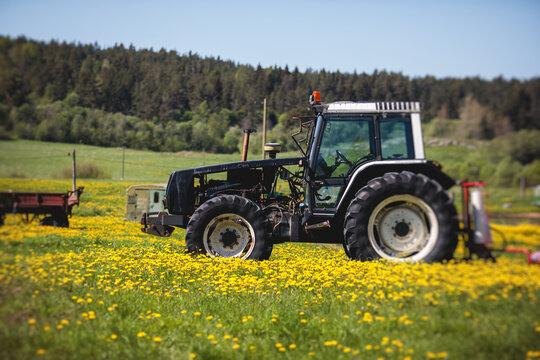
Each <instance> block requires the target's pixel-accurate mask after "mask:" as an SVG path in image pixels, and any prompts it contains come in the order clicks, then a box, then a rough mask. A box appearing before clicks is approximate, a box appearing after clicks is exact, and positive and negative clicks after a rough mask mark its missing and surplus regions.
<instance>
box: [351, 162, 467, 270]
mask: <svg viewBox="0 0 540 360" xmlns="http://www.w3.org/2000/svg"><path fill="white" fill-rule="evenodd" d="M458 231H459V223H458V219H457V212H456V208H455V206H454V204H453V202H452V200H451V199H450V197H449V196H448V194H447V193H446V192H445V191H444V189H443V188H442V186H441V185H440V184H439V183H438V182H436V181H434V180H432V179H430V178H428V177H427V176H425V175H422V174H414V173H411V172H408V171H403V172H401V173H387V174H385V175H384V176H382V177H378V178H375V179H373V180H371V181H370V182H369V183H368V184H367V185H366V186H364V187H363V188H362V189H360V190H359V191H358V192H357V193H356V195H355V197H354V199H353V200H352V201H351V203H350V205H349V207H348V209H347V213H346V215H345V222H344V246H345V248H346V253H347V255H348V256H349V257H350V258H351V259H354V260H375V259H380V258H389V259H395V260H400V261H424V262H435V261H442V260H447V259H451V258H452V256H453V253H454V250H455V249H456V245H457V239H458Z"/></svg>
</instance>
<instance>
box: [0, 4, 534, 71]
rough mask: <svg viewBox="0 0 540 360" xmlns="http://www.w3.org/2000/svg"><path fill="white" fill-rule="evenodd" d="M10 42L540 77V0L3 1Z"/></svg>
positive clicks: (1, 31) (0, 20)
mask: <svg viewBox="0 0 540 360" xmlns="http://www.w3.org/2000/svg"><path fill="white" fill-rule="evenodd" d="M0 35H8V36H11V37H15V36H19V35H24V36H26V37H28V38H32V39H37V40H45V41H48V40H51V39H55V40H60V41H68V42H80V43H95V42H97V43H98V45H100V46H101V47H109V46H113V45H114V44H124V45H126V46H129V45H130V44H133V45H134V46H135V47H136V48H138V49H139V48H153V49H154V50H159V49H160V48H165V49H174V50H176V51H177V52H179V53H181V54H183V53H187V52H189V51H193V52H195V53H198V54H200V55H202V56H214V57H217V56H220V57H221V58H222V59H227V60H233V61H235V62H238V63H242V64H252V65H254V66H256V65H257V64H259V63H260V64H261V65H262V66H264V67H267V66H273V65H278V66H282V67H284V66H285V65H288V66H289V68H290V69H293V68H294V67H295V66H298V68H299V69H300V70H301V71H304V70H305V69H307V68H311V69H314V70H320V69H322V68H325V69H327V70H331V71H334V70H339V71H341V72H353V71H355V70H356V71H357V72H359V73H361V72H367V73H371V72H372V71H373V70H374V69H379V70H382V69H385V70H388V71H394V72H402V73H403V74H405V75H410V76H424V75H434V76H436V77H439V78H440V77H446V76H452V77H465V76H481V77H483V78H486V79H491V78H493V77H496V76H499V75H502V76H504V77H505V78H513V77H516V78H519V79H526V78H531V77H538V76H540V0H509V1H502V0H492V1H474V0H470V1H461V0H459V1H458V0H455V1H436V0H431V1H376V0H371V1H352V0H351V1H328V0H327V1H319V0H311V1H293V0H289V1H282V0H274V1H255V0H253V1H235V0H228V1H227V0H222V1H206V0H198V1H181V0H179V1H160V0H156V1H138V0H131V1H126V0H120V1H114V0H109V1H102V0H94V1H77V0H69V1H68V0H38V1H35V0H34V1H32V0H0Z"/></svg>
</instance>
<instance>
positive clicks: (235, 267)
mask: <svg viewBox="0 0 540 360" xmlns="http://www.w3.org/2000/svg"><path fill="white" fill-rule="evenodd" d="M74 147H75V148H76V151H77V159H78V161H80V162H90V161H92V162H94V163H96V164H98V165H99V166H101V167H102V168H103V169H104V170H105V171H106V172H108V173H109V174H110V176H111V179H110V180H88V179H81V180H79V182H78V185H82V186H85V192H84V194H83V195H82V199H81V205H80V207H78V208H75V212H74V216H73V217H72V218H71V219H70V223H71V227H70V228H69V229H60V228H51V227H40V226H38V225H37V223H31V224H24V223H23V222H22V221H21V219H20V218H18V217H16V216H14V215H8V216H7V218H6V224H5V225H4V226H3V227H0V358H2V359H25V358H35V357H38V358H50V359H63V358H92V359H95V358H175V359H192V358H195V359H243V358H252V359H271V358H284V359H349V358H355V359H379V358H381V359H430V358H447V359H466V358H475V359H493V358H497V359H516V358H517V359H526V358H530V359H533V358H540V346H539V345H538V344H540V307H539V306H538V298H539V296H540V267H539V266H536V265H534V266H529V265H527V264H526V262H525V260H524V258H523V257H522V256H520V255H516V254H514V255H501V256H500V258H499V260H498V261H497V262H496V263H484V262H483V261H473V262H469V263H464V262H454V261H452V262H451V263H447V264H433V265H428V264H395V263H390V262H384V261H380V262H369V263H360V262H351V261H348V260H347V259H346V258H345V256H344V253H343V251H342V250H341V249H339V247H335V246H315V245H310V244H282V245H277V246H276V247H275V250H274V252H273V253H272V257H271V258H270V260H269V261H264V262H256V261H241V260H235V259H226V260H223V259H210V258H207V257H192V256H190V255H188V254H186V253H185V252H184V233H183V231H178V232H175V234H173V236H172V237H171V238H168V239H162V238H156V237H151V236H148V235H143V234H142V233H141V232H140V231H139V225H138V224H136V223H130V222H124V221H122V220H121V219H122V218H123V217H124V216H125V191H126V189H127V187H128V186H129V185H132V184H134V183H142V182H146V183H163V182H166V181H167V179H168V176H169V173H170V172H171V171H173V170H176V169H180V168H186V167H192V166H200V165H202V164H203V163H204V164H207V165H208V164H212V163H220V162H227V161H235V160H237V158H238V157H239V155H238V154H233V155H212V154H200V153H178V154H172V153H171V154H159V153H152V152H143V151H131V150H127V151H126V168H125V179H126V181H119V179H120V176H121V156H122V150H121V149H104V148H98V147H92V146H80V145H76V146H74V145H70V144H48V143H40V142H31V141H16V142H5V141H0V191H7V190H9V189H11V190H14V191H38V190H39V191H51V192H64V191H67V190H68V189H70V188H71V180H68V179H66V180H58V179H54V178H55V177H56V176H57V174H59V173H60V172H61V168H63V167H70V166H71V158H70V157H69V156H68V155H67V153H68V152H70V151H71V150H72V149H73V148H74ZM288 155H289V156H293V154H288ZM252 158H254V157H252ZM13 175H18V176H21V175H24V176H25V177H26V178H12V177H11V178H9V177H10V176H13ZM2 177H3V178H2ZM490 191H491V190H490ZM494 194H495V195H492V197H500V198H501V200H497V201H507V200H508V198H509V197H511V196H517V191H516V190H513V189H510V190H507V189H500V190H496V191H495V193H494ZM494 206H496V207H498V206H500V204H495V205H494ZM526 206H527V205H526V203H524V205H523V208H524V209H525V208H526ZM495 227H496V228H497V230H498V231H500V232H502V233H503V234H505V237H506V238H507V240H508V244H507V245H512V246H516V247H524V248H527V249H529V250H540V226H537V225H527V224H522V225H519V226H508V225H495ZM497 234H498V233H495V234H494V235H495V241H496V244H495V246H500V245H501V241H502V238H501V237H499V236H498V235H497ZM461 249H462V247H461V246H460V247H459V248H458V251H457V252H456V257H458V258H459V257H460V256H462V252H461Z"/></svg>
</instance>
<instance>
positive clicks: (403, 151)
mask: <svg viewBox="0 0 540 360" xmlns="http://www.w3.org/2000/svg"><path fill="white" fill-rule="evenodd" d="M379 129H380V132H381V152H382V158H383V159H412V158H414V145H413V141H412V130H411V118H410V117H409V116H408V115H404V116H399V115H396V116H388V117H386V118H384V119H380V120H379Z"/></svg>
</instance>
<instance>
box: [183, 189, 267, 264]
mask: <svg viewBox="0 0 540 360" xmlns="http://www.w3.org/2000/svg"><path fill="white" fill-rule="evenodd" d="M266 228H267V219H266V216H265V214H264V212H263V211H262V210H261V209H260V208H259V207H258V206H257V204H255V203H254V202H253V201H251V200H249V199H246V198H243V197H240V196H236V195H222V196H218V197H215V198H213V199H210V200H208V201H207V202H205V203H204V204H202V205H201V206H199V208H197V210H195V212H194V213H193V216H192V217H191V219H190V220H189V223H188V226H187V229H186V247H187V249H188V251H190V252H192V253H203V254H208V255H209V256H211V257H239V258H242V259H258V260H259V259H260V260H262V259H267V258H268V257H270V253H269V252H268V244H267V242H268V241H269V240H267V236H266V230H267V229H266ZM270 251H271V250H270Z"/></svg>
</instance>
